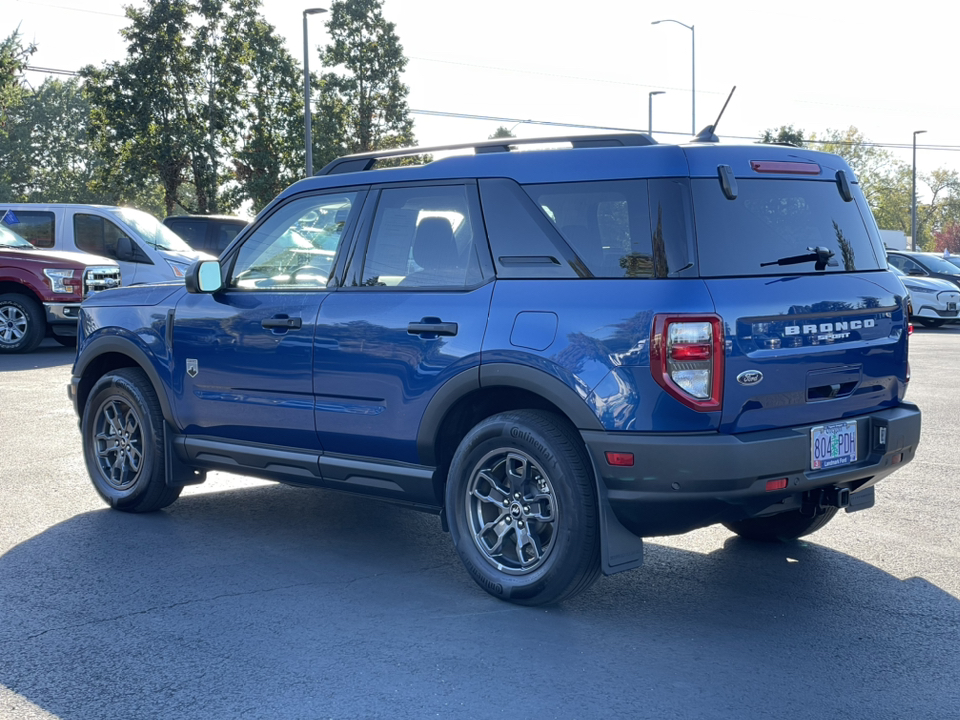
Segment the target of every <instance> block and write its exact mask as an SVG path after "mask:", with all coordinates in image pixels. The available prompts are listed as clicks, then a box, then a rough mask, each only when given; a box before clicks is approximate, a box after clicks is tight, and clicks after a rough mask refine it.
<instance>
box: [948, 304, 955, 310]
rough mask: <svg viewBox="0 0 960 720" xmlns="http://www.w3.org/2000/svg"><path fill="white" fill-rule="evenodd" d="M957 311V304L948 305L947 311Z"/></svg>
mask: <svg viewBox="0 0 960 720" xmlns="http://www.w3.org/2000/svg"><path fill="white" fill-rule="evenodd" d="M956 309H957V304H956V303H947V310H956Z"/></svg>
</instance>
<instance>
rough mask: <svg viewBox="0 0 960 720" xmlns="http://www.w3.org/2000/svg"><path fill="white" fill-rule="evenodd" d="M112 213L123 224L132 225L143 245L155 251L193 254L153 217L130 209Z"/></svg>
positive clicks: (189, 248) (175, 235) (180, 240)
mask: <svg viewBox="0 0 960 720" xmlns="http://www.w3.org/2000/svg"><path fill="white" fill-rule="evenodd" d="M114 212H116V214H117V215H119V216H120V218H121V219H122V220H123V221H124V222H126V223H128V224H129V225H132V226H133V229H134V230H136V231H137V233H138V234H139V235H140V237H141V238H142V239H143V241H144V242H145V243H147V244H148V245H150V246H152V247H155V248H156V249H157V250H169V251H170V252H180V253H189V254H193V252H194V251H193V249H192V248H191V247H190V246H189V245H187V243H186V242H184V240H183V238H181V237H180V236H179V235H177V234H176V233H175V232H174V231H173V230H171V229H170V228H168V227H167V226H166V225H164V224H163V223H161V222H160V221H159V220H157V219H156V218H155V217H154V216H153V215H150V214H149V213H145V212H142V211H140V210H134V209H132V208H117V209H116V210H115V211H114Z"/></svg>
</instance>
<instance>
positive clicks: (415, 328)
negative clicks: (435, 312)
mask: <svg viewBox="0 0 960 720" xmlns="http://www.w3.org/2000/svg"><path fill="white" fill-rule="evenodd" d="M458 329H459V328H458V327H457V324H456V323H452V322H440V321H437V322H412V323H410V324H409V325H407V332H408V333H409V334H411V335H456V334H457V330H458Z"/></svg>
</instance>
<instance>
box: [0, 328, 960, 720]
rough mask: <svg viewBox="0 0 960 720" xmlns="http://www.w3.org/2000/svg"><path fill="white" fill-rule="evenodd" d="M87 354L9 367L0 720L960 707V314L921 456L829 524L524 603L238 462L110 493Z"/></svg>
mask: <svg viewBox="0 0 960 720" xmlns="http://www.w3.org/2000/svg"><path fill="white" fill-rule="evenodd" d="M72 357H73V352H72V351H71V350H66V349H63V348H61V347H60V346H58V345H55V344H54V343H52V342H51V341H46V342H45V343H44V345H43V346H41V348H40V349H39V350H38V351H37V352H35V353H32V354H30V355H23V356H5V357H0V429H2V442H0V718H3V719H4V720H26V719H28V718H29V719H31V720H33V719H38V718H43V719H46V718H63V719H68V720H90V719H91V718H97V719H113V718H116V719H117V720H131V719H134V718H176V719H178V720H187V719H193V718H196V719H204V720H206V719H210V718H327V717H330V718H368V717H369V718H427V717H440V718H507V717H516V718H538V719H539V718H621V717H629V718H656V719H658V720H660V719H668V718H678V719H681V718H682V719H684V720H691V719H696V718H704V719H706V718H737V719H738V720H743V719H744V718H778V719H783V718H870V719H872V720H873V719H882V718H958V717H960V573H958V570H957V568H958V567H960V489H958V477H960V434H958V432H957V429H956V427H957V415H958V414H957V407H958V398H960V372H958V371H957V362H958V357H960V325H953V326H946V327H944V328H942V329H938V330H924V329H918V330H917V332H916V333H915V334H914V336H913V338H912V339H911V364H912V369H913V380H912V382H911V388H910V391H909V394H908V399H910V400H912V401H913V402H916V403H918V404H919V405H920V406H921V408H922V409H923V411H924V419H923V423H924V427H923V436H922V441H921V445H920V449H919V451H918V453H917V457H916V460H915V461H914V462H913V463H912V464H910V465H908V466H906V467H904V468H903V469H901V470H900V471H899V472H898V473H896V474H895V475H893V476H892V477H890V478H889V479H887V480H885V481H884V482H883V483H881V484H880V486H879V487H878V490H877V506H876V507H875V508H873V509H872V510H868V511H865V512H859V513H856V514H852V515H846V514H841V515H839V516H838V517H837V518H836V519H835V520H834V521H833V522H832V523H831V524H830V525H828V526H827V527H826V528H825V529H824V530H822V531H820V532H819V533H817V534H815V535H813V536H811V537H810V538H808V539H807V540H808V541H807V542H799V543H795V544H789V545H787V544H782V545H755V544H751V543H748V542H746V541H743V540H740V539H737V538H735V537H734V536H733V535H732V534H731V533H729V532H728V531H726V530H725V529H723V528H720V527H714V528H707V529H704V530H699V531H696V532H693V533H690V534H688V535H685V536H681V537H675V538H657V539H654V540H652V541H650V542H648V543H647V546H646V547H647V554H646V564H645V567H643V568H641V569H639V570H635V571H631V572H628V573H623V574H620V575H616V576H614V577H610V578H602V579H601V580H600V581H598V582H597V583H596V584H595V585H594V586H593V587H592V588H591V589H590V590H589V591H588V592H586V593H584V594H582V595H580V596H578V597H577V598H575V599H574V600H573V601H570V602H568V603H565V604H562V605H560V606H555V607H549V608H534V609H530V608H520V607H515V606H512V605H508V604H505V603H503V602H500V601H498V600H496V599H494V598H492V597H490V596H488V595H487V594H486V593H484V592H483V591H481V590H480V589H479V588H477V587H476V586H475V585H474V583H473V582H472V581H471V580H470V579H469V577H468V576H467V574H466V573H465V572H464V571H463V570H462V568H461V566H460V563H459V560H458V559H457V557H456V555H455V553H454V550H453V548H452V545H451V543H450V541H449V537H448V536H447V535H445V534H444V533H443V532H442V531H441V529H440V523H439V521H438V520H437V519H436V518H434V517H432V516H427V515H421V514H418V513H414V512H409V511H406V510H402V509H399V508H396V507H393V506H390V505H387V504H382V503H377V502H374V501H368V500H362V499H357V498H351V497H346V496H342V495H337V494H335V493H332V492H327V491H319V490H306V489H298V488H291V487H285V486H279V485H273V484H264V483H260V482H256V481H250V480H244V479H242V478H237V477H234V476H230V475H226V474H220V473H216V474H213V476H212V478H211V480H210V481H208V483H207V484H205V485H201V486H196V487H192V488H188V489H187V490H186V491H185V492H184V494H183V496H182V497H181V499H180V500H179V501H178V502H177V503H175V504H174V505H173V506H171V507H170V508H168V509H167V510H165V511H162V512H160V513H156V514H153V515H146V516H131V515H126V514H123V513H118V512H114V511H111V510H108V509H107V508H106V507H104V505H103V504H102V503H101V501H100V499H99V497H98V496H97V495H96V493H95V492H94V491H93V489H92V487H91V485H90V483H89V480H88V479H87V476H86V471H85V469H84V467H83V463H82V459H81V451H80V442H79V433H78V431H77V427H76V419H75V417H74V415H73V410H72V408H71V406H70V404H69V402H68V400H67V395H66V389H65V388H66V384H67V381H68V378H69V374H70V364H71V362H72Z"/></svg>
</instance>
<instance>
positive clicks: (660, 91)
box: [647, 90, 667, 95]
mask: <svg viewBox="0 0 960 720" xmlns="http://www.w3.org/2000/svg"><path fill="white" fill-rule="evenodd" d="M647 94H648V95H666V94H667V91H666V90H651V91H650V92H649V93H647Z"/></svg>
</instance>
